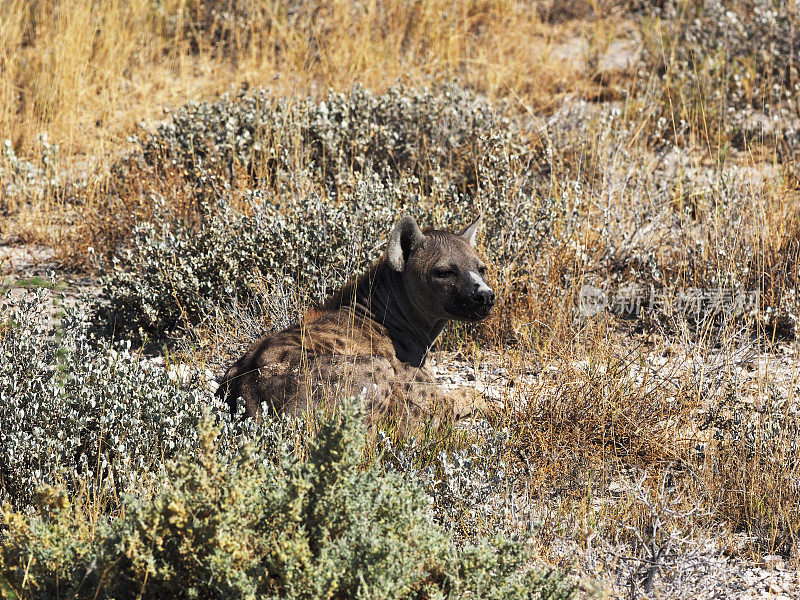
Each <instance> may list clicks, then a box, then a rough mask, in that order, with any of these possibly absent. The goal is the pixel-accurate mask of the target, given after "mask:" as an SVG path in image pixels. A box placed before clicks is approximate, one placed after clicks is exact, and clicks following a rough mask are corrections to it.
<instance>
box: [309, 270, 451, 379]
mask: <svg viewBox="0 0 800 600" xmlns="http://www.w3.org/2000/svg"><path fill="white" fill-rule="evenodd" d="M322 308H323V309H327V310H336V309H340V308H352V309H353V311H354V312H355V313H356V314H359V315H362V316H364V317H367V318H369V319H370V320H372V321H374V322H375V323H378V324H380V325H382V326H383V327H385V328H386V331H387V333H388V334H389V338H390V339H391V340H392V345H393V346H394V351H395V355H396V356H397V358H398V359H400V360H401V361H403V362H404V363H409V364H411V365H413V366H415V367H421V366H423V365H424V364H425V357H426V355H427V353H428V349H429V348H430V347H431V346H432V345H433V343H434V342H435V341H436V338H438V337H439V334H440V333H441V332H442V329H444V326H445V324H446V323H447V321H446V320H442V319H430V318H427V317H426V316H425V315H423V314H422V313H420V311H419V310H418V309H417V307H416V306H415V305H414V303H413V302H412V301H411V297H410V294H409V291H408V290H407V289H406V286H405V285H404V283H403V278H402V276H401V274H400V273H398V272H397V271H394V270H392V269H391V268H390V267H389V266H388V265H387V264H386V263H385V262H383V261H381V262H379V263H376V264H375V265H373V266H372V268H370V270H369V271H367V272H366V273H364V274H363V275H361V276H360V277H358V278H357V279H355V280H354V281H351V282H350V283H348V284H347V285H345V286H344V287H343V288H342V289H340V290H338V291H337V292H335V293H334V294H333V295H332V296H331V297H330V298H328V299H327V300H326V301H325V302H324V303H323V305H322Z"/></svg>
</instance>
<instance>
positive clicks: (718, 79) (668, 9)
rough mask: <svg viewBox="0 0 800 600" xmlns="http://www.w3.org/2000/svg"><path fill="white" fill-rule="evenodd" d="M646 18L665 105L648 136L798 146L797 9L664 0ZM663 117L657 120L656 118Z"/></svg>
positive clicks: (767, 1)
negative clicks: (665, 0)
mask: <svg viewBox="0 0 800 600" xmlns="http://www.w3.org/2000/svg"><path fill="white" fill-rule="evenodd" d="M656 13H657V14H658V17H657V18H655V19H653V20H651V21H646V22H645V28H644V32H645V38H646V44H645V48H646V52H645V54H646V59H645V61H646V63H648V64H649V65H650V67H651V68H652V72H653V73H657V74H658V76H659V77H660V78H661V81H660V82H659V83H658V84H656V88H658V93H659V96H660V101H659V102H660V110H659V111H657V115H658V116H657V117H656V121H657V122H656V123H655V125H656V126H655V128H654V131H653V133H652V134H651V138H653V139H660V138H661V136H663V137H665V138H669V139H673V140H677V141H679V142H680V143H681V144H684V143H689V140H691V141H692V142H693V143H696V144H698V145H702V146H710V147H714V148H716V145H717V144H719V143H720V142H722V145H721V146H720V147H719V150H720V151H723V152H724V150H725V147H726V146H727V145H728V143H731V144H733V146H734V147H736V148H740V149H741V148H747V147H748V146H749V145H751V144H768V145H777V147H778V148H779V149H780V150H783V151H786V152H787V154H786V157H787V158H788V157H790V156H792V154H793V152H794V151H795V150H796V148H797V145H798V140H799V139H800V138H798V136H799V135H800V132H799V131H798V129H799V128H800V120H798V116H800V114H799V113H798V104H797V100H796V98H797V93H798V91H800V79H798V76H799V75H800V74H799V73H798V70H797V65H796V60H795V57H796V56H797V54H798V52H800V40H798V38H797V35H795V33H794V31H795V28H796V27H797V23H796V15H794V14H793V12H792V11H791V10H789V9H788V8H787V6H786V3H785V2H783V1H781V0H754V1H739V2H721V1H720V0H712V1H699V0H690V1H687V2H665V3H662V7H661V9H660V10H657V11H656ZM659 117H660V118H659Z"/></svg>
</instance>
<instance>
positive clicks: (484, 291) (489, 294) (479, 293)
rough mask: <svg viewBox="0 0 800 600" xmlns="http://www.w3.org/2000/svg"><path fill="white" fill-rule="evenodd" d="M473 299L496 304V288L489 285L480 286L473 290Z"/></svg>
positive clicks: (482, 302)
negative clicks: (493, 288)
mask: <svg viewBox="0 0 800 600" xmlns="http://www.w3.org/2000/svg"><path fill="white" fill-rule="evenodd" d="M472 299H473V300H474V301H475V302H477V303H478V304H485V305H486V306H494V290H492V288H489V287H483V288H478V289H477V290H475V291H474V292H472Z"/></svg>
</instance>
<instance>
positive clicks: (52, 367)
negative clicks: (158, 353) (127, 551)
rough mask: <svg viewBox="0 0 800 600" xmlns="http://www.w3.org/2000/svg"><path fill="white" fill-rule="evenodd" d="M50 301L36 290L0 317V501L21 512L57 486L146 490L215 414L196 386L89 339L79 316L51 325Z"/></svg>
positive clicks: (126, 351)
mask: <svg viewBox="0 0 800 600" xmlns="http://www.w3.org/2000/svg"><path fill="white" fill-rule="evenodd" d="M50 299H51V297H50V292H47V291H45V290H36V291H32V292H30V293H28V294H27V295H25V296H23V297H22V298H21V299H20V300H17V301H14V302H12V303H7V305H6V306H4V309H3V314H2V318H0V501H11V502H12V503H14V504H18V505H26V504H28V503H30V502H31V501H32V495H33V493H34V491H35V490H36V488H37V487H39V486H41V485H44V484H54V483H56V482H62V483H63V484H64V485H66V486H67V487H68V488H70V489H74V488H76V487H81V486H89V487H92V488H95V489H97V490H98V491H99V490H100V488H104V487H106V486H108V487H110V489H111V490H112V491H114V492H117V493H120V492H123V491H126V490H129V489H131V488H132V487H136V486H138V485H142V484H143V483H145V480H147V478H148V474H149V473H154V472H156V471H158V470H159V469H160V467H161V465H162V461H163V459H164V458H165V457H167V456H170V455H173V454H175V453H177V452H187V451H189V450H190V449H192V448H193V447H194V446H195V444H196V443H197V434H196V428H197V423H198V419H199V418H200V417H201V416H202V415H203V413H204V411H205V410H208V408H209V407H211V406H214V404H213V400H212V397H211V395H210V394H208V393H205V392H204V391H203V388H202V386H199V385H196V386H194V387H192V386H182V385H179V384H178V383H176V382H174V381H172V380H171V379H170V376H169V374H168V373H167V371H166V370H165V369H164V368H163V367H159V366H156V365H153V364H152V363H150V362H148V361H145V360H143V359H142V357H140V356H139V355H138V354H137V353H135V352H132V351H131V350H130V349H129V348H128V345H112V344H111V343H109V342H107V341H98V340H95V339H93V338H92V336H91V335H90V334H89V331H88V325H87V322H86V319H85V315H84V314H83V311H78V310H76V311H70V312H67V313H66V314H65V315H63V316H62V317H61V319H60V320H53V319H52V318H50V317H49V315H48V314H47V309H46V308H43V307H46V306H47V304H48V302H49V300H50ZM220 412H222V409H221V408H220Z"/></svg>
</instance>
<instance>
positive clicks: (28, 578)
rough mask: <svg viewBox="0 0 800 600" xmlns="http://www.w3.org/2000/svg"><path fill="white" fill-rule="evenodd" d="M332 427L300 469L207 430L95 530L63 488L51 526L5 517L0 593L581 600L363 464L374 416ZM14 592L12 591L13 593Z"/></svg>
mask: <svg viewBox="0 0 800 600" xmlns="http://www.w3.org/2000/svg"><path fill="white" fill-rule="evenodd" d="M348 406H349V408H347V409H346V410H345V411H344V413H343V415H342V417H341V421H340V422H337V421H329V422H326V423H323V424H322V426H321V428H320V430H319V432H318V434H317V436H316V438H315V440H314V441H313V442H312V443H311V445H310V448H309V454H308V458H307V460H305V461H301V462H297V461H295V460H293V459H292V457H291V456H288V455H286V456H284V457H283V460H282V461H278V462H273V461H259V460H257V459H255V458H254V457H253V455H252V454H251V452H250V449H249V447H248V446H245V447H244V448H243V449H242V451H241V452H240V453H238V454H237V455H236V456H235V457H234V458H232V459H229V460H228V459H224V458H221V457H220V455H219V453H218V452H217V449H216V446H217V436H218V435H219V430H217V429H214V428H213V426H212V425H211V424H210V423H209V422H204V423H203V424H202V425H201V426H200V429H199V436H200V440H201V443H200V445H199V448H198V451H197V452H196V453H195V454H194V455H193V456H184V457H183V458H181V459H180V460H174V461H171V462H170V463H169V466H168V469H167V473H166V475H165V476H164V478H163V479H162V480H161V485H160V491H159V492H158V493H157V494H156V495H155V496H154V497H153V498H152V499H149V498H142V497H138V498H137V497H133V496H129V497H128V498H127V499H126V501H125V507H124V510H123V511H122V512H121V513H120V515H119V516H116V517H101V518H100V519H99V520H98V522H96V523H92V524H91V525H90V524H88V523H86V520H85V515H84V514H83V513H82V512H81V511H80V510H79V509H76V508H75V505H74V504H73V503H72V502H71V501H70V500H69V499H67V497H66V496H65V495H64V494H63V493H62V492H60V491H58V490H56V489H54V488H48V489H46V490H44V494H43V496H42V497H43V499H44V501H45V502H46V505H47V509H48V510H46V511H42V513H40V514H39V515H37V516H33V517H28V516H23V515H22V514H17V513H10V512H7V513H6V514H5V518H4V522H5V525H4V526H3V528H2V529H0V536H2V538H3V539H2V545H0V548H2V549H1V550H0V584H3V583H4V585H5V588H6V589H7V590H11V593H13V594H16V595H18V597H20V598H53V597H72V598H134V597H136V598H308V599H317V598H365V599H366V598H369V599H371V600H375V599H379V598H387V599H388V598H392V599H394V598H487V599H489V598H497V599H500V598H504V599H505V598H507V599H511V598H568V597H570V596H571V595H572V591H571V590H570V589H569V587H568V586H567V585H566V584H565V582H564V577H563V575H560V574H557V573H554V572H542V571H539V570H537V569H535V568H531V562H532V557H531V556H530V554H529V553H528V551H527V550H526V548H525V545H524V544H522V543H520V542H514V541H510V540H502V539H498V540H495V541H482V542H479V543H478V544H477V545H475V546H469V547H465V548H462V549H458V548H456V547H455V546H454V545H453V542H452V541H451V539H450V538H449V537H448V535H447V534H445V533H444V532H443V531H442V530H441V529H439V528H438V527H437V526H436V525H435V524H434V523H433V522H432V521H431V519H430V515H429V505H428V499H427V497H426V496H425V494H424V493H423V491H422V489H421V488H420V487H419V486H417V485H415V484H411V483H409V482H407V481H406V480H404V479H402V478H401V477H399V476H398V475H391V474H390V475H383V476H382V475H380V474H379V470H378V468H377V467H376V466H373V467H367V468H365V469H362V468H361V467H360V461H361V454H362V450H361V447H362V444H363V439H364V432H363V428H362V426H361V422H362V418H361V415H360V414H358V412H357V411H356V410H355V409H354V406H355V405H353V404H350V405H348ZM0 589H2V588H0Z"/></svg>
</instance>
